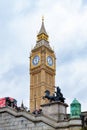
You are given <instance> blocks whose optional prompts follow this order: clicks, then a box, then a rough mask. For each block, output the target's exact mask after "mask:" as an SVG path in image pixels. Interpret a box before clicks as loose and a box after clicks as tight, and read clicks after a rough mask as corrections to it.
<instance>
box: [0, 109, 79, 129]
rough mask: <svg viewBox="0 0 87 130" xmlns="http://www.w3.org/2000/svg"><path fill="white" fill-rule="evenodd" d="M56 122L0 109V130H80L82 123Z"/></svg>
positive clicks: (43, 117) (29, 114)
mask: <svg viewBox="0 0 87 130" xmlns="http://www.w3.org/2000/svg"><path fill="white" fill-rule="evenodd" d="M75 123H76V124H74V120H73V121H65V122H55V121H54V120H52V119H50V118H47V117H45V116H43V115H41V116H34V115H32V114H31V113H28V112H25V111H21V112H17V111H15V110H13V109H11V108H2V109H0V130H74V128H75V130H79V129H80V121H79V120H77V122H76V121H75ZM69 124H70V125H69Z"/></svg>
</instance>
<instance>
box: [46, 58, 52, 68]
mask: <svg viewBox="0 0 87 130" xmlns="http://www.w3.org/2000/svg"><path fill="white" fill-rule="evenodd" d="M47 63H48V65H49V66H52V65H53V59H52V57H51V56H48V57H47Z"/></svg>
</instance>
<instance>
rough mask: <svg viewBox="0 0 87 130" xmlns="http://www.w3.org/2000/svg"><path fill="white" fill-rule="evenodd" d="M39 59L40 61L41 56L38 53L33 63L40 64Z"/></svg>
mask: <svg viewBox="0 0 87 130" xmlns="http://www.w3.org/2000/svg"><path fill="white" fill-rule="evenodd" d="M39 61H40V57H39V56H38V55H36V56H35V57H34V58H33V60H32V63H33V65H38V63H39Z"/></svg>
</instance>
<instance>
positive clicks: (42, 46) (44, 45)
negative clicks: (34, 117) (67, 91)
mask: <svg viewBox="0 0 87 130" xmlns="http://www.w3.org/2000/svg"><path fill="white" fill-rule="evenodd" d="M48 38H49V36H48V34H47V32H46V30H45V27H44V19H43V18H42V25H41V29H40V31H39V33H38V35H37V41H36V45H35V47H34V48H33V49H32V50H31V54H30V111H31V112H32V111H34V110H35V109H39V108H40V105H41V104H44V103H46V102H47V100H43V98H42V97H43V96H44V92H45V90H49V91H50V92H51V94H52V93H54V89H55V88H54V86H55V71H56V58H55V54H54V51H53V50H52V48H51V46H50V44H49V41H48Z"/></svg>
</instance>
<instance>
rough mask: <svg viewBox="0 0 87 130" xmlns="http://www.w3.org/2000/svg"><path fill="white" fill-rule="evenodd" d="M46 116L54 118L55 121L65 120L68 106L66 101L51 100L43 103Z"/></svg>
mask: <svg viewBox="0 0 87 130" xmlns="http://www.w3.org/2000/svg"><path fill="white" fill-rule="evenodd" d="M41 107H42V112H43V115H44V116H47V117H49V118H52V119H53V120H55V121H63V120H64V119H66V118H67V117H66V114H67V107H68V105H67V104H66V103H62V102H59V101H57V102H51V103H47V104H43V105H41Z"/></svg>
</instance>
